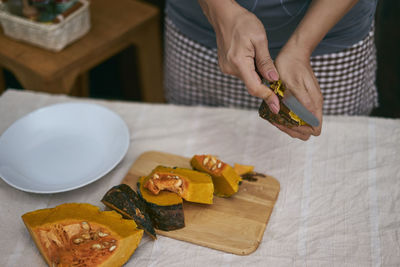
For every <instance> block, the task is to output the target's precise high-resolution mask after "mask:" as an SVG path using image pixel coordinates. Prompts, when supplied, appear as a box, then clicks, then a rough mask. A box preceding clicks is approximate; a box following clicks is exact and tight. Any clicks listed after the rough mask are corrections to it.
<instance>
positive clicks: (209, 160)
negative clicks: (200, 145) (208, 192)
mask: <svg viewBox="0 0 400 267" xmlns="http://www.w3.org/2000/svg"><path fill="white" fill-rule="evenodd" d="M190 164H191V165H192V167H193V169H195V170H198V171H201V172H205V173H208V174H210V175H211V177H212V180H213V183H214V194H215V195H217V196H220V197H230V196H232V195H233V194H235V193H236V192H237V191H238V190H239V183H240V182H241V181H242V178H241V177H240V176H239V175H238V174H237V173H236V172H235V170H234V169H233V168H232V167H231V166H230V165H229V164H227V163H225V162H223V161H221V160H219V159H217V158H216V157H215V156H212V155H194V156H193V157H192V159H191V160H190Z"/></svg>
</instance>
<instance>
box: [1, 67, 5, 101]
mask: <svg viewBox="0 0 400 267" xmlns="http://www.w3.org/2000/svg"><path fill="white" fill-rule="evenodd" d="M5 90H6V80H5V79H4V71H3V68H0V95H1V94H2V93H3V92H4V91H5Z"/></svg>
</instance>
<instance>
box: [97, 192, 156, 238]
mask: <svg viewBox="0 0 400 267" xmlns="http://www.w3.org/2000/svg"><path fill="white" fill-rule="evenodd" d="M101 202H103V204H104V205H106V206H107V207H109V208H110V209H113V210H115V211H117V212H118V213H120V214H122V216H123V217H125V218H128V219H132V220H134V221H135V222H136V224H137V225H138V227H139V228H141V229H143V230H144V231H145V232H146V234H148V235H150V236H151V237H152V238H153V239H157V237H156V232H155V230H154V227H153V223H152V222H151V219H150V217H149V215H148V213H147V211H146V204H145V203H144V201H143V200H142V199H141V198H140V197H139V196H138V195H137V193H136V192H135V191H133V189H132V188H131V187H130V186H129V185H126V184H120V185H116V186H113V187H112V188H111V189H110V190H108V191H107V192H106V194H105V195H104V196H103V198H102V200H101Z"/></svg>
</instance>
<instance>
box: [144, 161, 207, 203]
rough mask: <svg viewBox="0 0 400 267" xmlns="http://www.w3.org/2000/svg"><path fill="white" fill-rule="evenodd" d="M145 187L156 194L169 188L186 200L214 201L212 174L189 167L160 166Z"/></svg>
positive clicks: (198, 201)
mask: <svg viewBox="0 0 400 267" xmlns="http://www.w3.org/2000/svg"><path fill="white" fill-rule="evenodd" d="M144 187H145V188H147V190H149V191H150V192H151V193H153V194H154V195H158V194H159V192H160V191H161V190H168V191H171V192H175V193H177V194H178V195H179V196H180V197H182V198H183V199H185V200H186V201H190V202H196V203H201V204H212V203H213V193H214V184H213V182H212V178H211V176H210V175H209V174H207V173H204V172H199V171H195V170H191V169H187V168H169V167H164V166H158V167H157V168H156V171H154V172H153V174H152V175H151V177H149V179H148V180H147V182H146V184H145V185H144Z"/></svg>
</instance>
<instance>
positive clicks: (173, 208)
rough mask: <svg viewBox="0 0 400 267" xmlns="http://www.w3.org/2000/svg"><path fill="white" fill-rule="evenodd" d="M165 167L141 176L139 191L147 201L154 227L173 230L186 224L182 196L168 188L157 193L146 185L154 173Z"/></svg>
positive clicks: (138, 184) (140, 195) (138, 185)
mask: <svg viewBox="0 0 400 267" xmlns="http://www.w3.org/2000/svg"><path fill="white" fill-rule="evenodd" d="M163 168H164V167H157V168H155V169H154V170H153V171H152V172H151V173H150V174H149V175H148V176H142V177H140V178H139V181H138V183H137V193H138V195H139V197H141V198H142V199H143V200H144V202H145V203H146V208H147V212H148V213H149V216H150V218H151V220H152V223H153V226H154V228H156V229H160V230H163V231H171V230H176V229H180V228H183V227H184V226H185V219H184V215H183V205H182V202H183V201H182V198H181V197H180V196H179V195H178V194H176V193H174V192H170V191H166V190H162V191H160V192H159V194H158V195H155V194H153V193H152V192H150V191H149V190H148V189H147V188H146V187H145V186H144V185H145V184H146V183H147V182H148V180H149V179H150V178H151V177H152V176H153V174H154V173H156V172H158V171H162V170H164V169H163Z"/></svg>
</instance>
